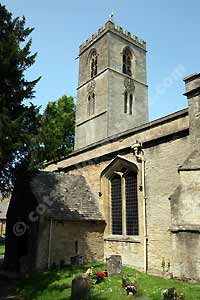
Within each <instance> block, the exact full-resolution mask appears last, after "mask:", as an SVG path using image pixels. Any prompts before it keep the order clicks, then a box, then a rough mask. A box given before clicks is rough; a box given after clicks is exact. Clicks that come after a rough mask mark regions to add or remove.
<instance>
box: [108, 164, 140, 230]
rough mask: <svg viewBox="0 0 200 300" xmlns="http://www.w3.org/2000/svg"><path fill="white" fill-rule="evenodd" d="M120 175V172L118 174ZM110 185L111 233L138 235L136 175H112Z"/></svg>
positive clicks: (130, 173)
mask: <svg viewBox="0 0 200 300" xmlns="http://www.w3.org/2000/svg"><path fill="white" fill-rule="evenodd" d="M119 173H120V172H119ZM110 185H111V233H112V234H113V235H125V236H126V235H128V236H131V235H138V234H139V227H138V198H137V173H135V172H128V173H127V170H126V172H125V174H123V173H121V175H120V174H114V176H113V177H112V178H111V179H110Z"/></svg>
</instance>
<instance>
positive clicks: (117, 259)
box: [106, 255, 122, 276]
mask: <svg viewBox="0 0 200 300" xmlns="http://www.w3.org/2000/svg"><path fill="white" fill-rule="evenodd" d="M106 263H107V266H108V275H109V276H110V275H114V274H120V273H121V270H122V258H121V256H120V255H110V256H108V257H107V258H106Z"/></svg>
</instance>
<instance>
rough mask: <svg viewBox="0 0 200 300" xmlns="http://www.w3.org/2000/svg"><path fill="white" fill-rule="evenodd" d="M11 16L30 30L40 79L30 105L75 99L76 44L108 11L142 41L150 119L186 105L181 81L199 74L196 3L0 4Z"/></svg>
mask: <svg viewBox="0 0 200 300" xmlns="http://www.w3.org/2000/svg"><path fill="white" fill-rule="evenodd" d="M1 3H2V4H5V5H6V7H7V9H8V10H9V11H11V12H12V13H13V16H23V15H24V16H25V17H26V24H27V25H28V26H30V27H34V28H35V30H34V31H33V33H32V39H33V44H32V52H38V56H37V59H36V63H35V64H34V66H32V67H31V69H30V70H29V71H28V73H27V77H28V78H29V79H35V78H36V77H37V76H40V75H41V76H42V79H41V80H40V82H39V83H38V84H37V86H36V89H35V90H36V94H35V99H34V103H35V104H37V105H42V107H43V108H44V107H45V105H46V104H47V102H48V101H53V100H56V99H58V98H59V97H60V96H62V95H63V94H67V95H72V96H74V97H76V87H77V80H78V60H77V59H76V57H77V56H78V50H79V45H80V44H82V42H84V41H85V40H86V39H87V38H88V37H90V36H91V35H92V33H94V32H96V31H97V30H98V28H99V27H101V26H103V25H104V24H105V23H106V21H107V20H108V16H109V14H110V13H111V12H114V22H115V24H116V25H120V26H122V27H123V28H124V29H126V30H128V31H130V32H131V33H133V34H135V35H138V36H139V37H140V38H142V39H144V40H145V41H146V42H147V50H148V52H147V77H148V85H149V115H150V120H152V119H156V118H159V117H161V116H164V115H166V114H169V113H172V112H174V111H177V110H179V109H182V108H185V107H186V106H187V101H186V99H185V97H184V96H183V95H182V94H183V93H184V83H183V81H182V78H183V77H185V76H187V75H189V74H191V73H194V72H199V71H200V59H199V53H200V40H199V32H200V18H199V10H200V2H199V1H198V0H190V1H186V0H185V1H184V0H176V1H172V0H171V1H170V0H168V1H167V0H152V1H147V0H146V1H145V0H139V1H133V0H101V1H91V0H85V1H80V0H74V1H67V0H57V1H52V0H48V1H47V0H40V1H39V0H34V1H33V0H2V1H1Z"/></svg>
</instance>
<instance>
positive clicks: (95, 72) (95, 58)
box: [90, 50, 98, 78]
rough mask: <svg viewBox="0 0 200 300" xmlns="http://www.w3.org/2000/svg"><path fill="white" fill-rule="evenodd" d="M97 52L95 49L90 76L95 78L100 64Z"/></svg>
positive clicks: (91, 60)
mask: <svg viewBox="0 0 200 300" xmlns="http://www.w3.org/2000/svg"><path fill="white" fill-rule="evenodd" d="M97 63H98V59H97V52H96V51H95V50H94V51H93V52H92V54H91V58H90V76H91V78H93V77H94V76H96V75H97V66H98V64H97Z"/></svg>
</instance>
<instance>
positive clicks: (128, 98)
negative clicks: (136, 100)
mask: <svg viewBox="0 0 200 300" xmlns="http://www.w3.org/2000/svg"><path fill="white" fill-rule="evenodd" d="M124 113H125V114H129V115H132V114H133V94H130V93H128V92H127V91H125V92H124Z"/></svg>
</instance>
